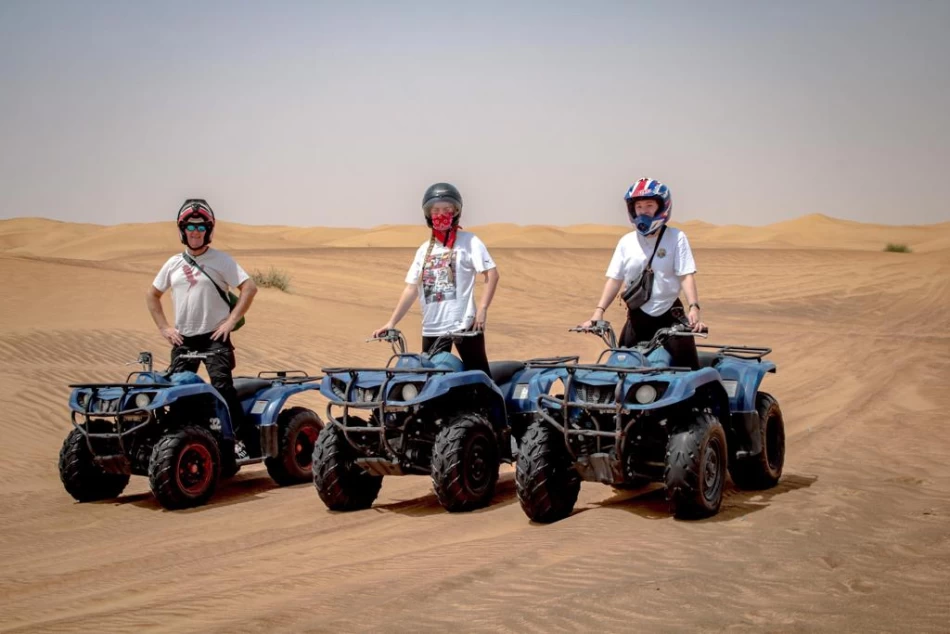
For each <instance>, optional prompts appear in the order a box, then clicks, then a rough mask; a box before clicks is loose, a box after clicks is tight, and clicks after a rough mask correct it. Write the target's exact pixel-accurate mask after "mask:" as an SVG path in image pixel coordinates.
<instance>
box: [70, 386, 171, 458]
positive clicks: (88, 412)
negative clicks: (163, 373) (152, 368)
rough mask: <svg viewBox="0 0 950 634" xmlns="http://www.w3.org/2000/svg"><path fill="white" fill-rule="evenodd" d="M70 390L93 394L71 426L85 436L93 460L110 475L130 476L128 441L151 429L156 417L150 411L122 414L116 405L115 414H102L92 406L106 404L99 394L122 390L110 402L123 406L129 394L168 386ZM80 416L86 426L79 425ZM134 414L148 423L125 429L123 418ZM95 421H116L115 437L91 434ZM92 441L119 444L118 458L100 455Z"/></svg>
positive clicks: (140, 409)
mask: <svg viewBox="0 0 950 634" xmlns="http://www.w3.org/2000/svg"><path fill="white" fill-rule="evenodd" d="M69 387H71V388H73V389H84V390H91V392H90V394H89V398H88V400H87V401H86V402H85V404H83V405H82V408H83V409H82V412H76V411H72V412H71V413H70V422H71V423H72V424H73V427H75V428H76V429H78V430H79V432H80V433H81V434H82V435H83V438H85V440H86V446H87V447H89V452H90V453H91V454H92V456H93V458H94V459H95V460H96V462H97V463H99V464H100V466H102V467H103V468H104V469H106V470H107V471H113V472H116V473H129V471H130V469H131V464H130V462H129V458H128V454H129V451H128V448H127V447H126V446H125V437H126V436H130V435H132V434H134V433H136V432H137V431H139V430H140V429H142V428H143V427H147V426H148V425H150V424H152V422H153V421H154V417H153V416H152V415H151V414H150V413H149V412H148V411H147V410H144V409H142V408H140V407H135V408H132V409H124V410H120V409H118V405H117V406H116V409H115V410H107V411H99V410H93V409H92V407H93V404H98V403H101V402H104V401H105V400H106V399H101V398H99V391H100V390H106V389H109V390H114V389H119V390H122V394H121V395H120V396H119V397H118V398H116V399H108V400H115V401H117V403H121V402H122V401H124V400H125V399H126V397H127V396H128V394H129V391H130V390H133V389H134V390H139V389H144V390H160V389H165V388H167V387H168V385H167V384H165V383H76V384H74V385H70V386H69ZM77 414H79V415H80V416H82V417H83V423H84V424H83V425H80V424H79V423H77V422H76V416H77ZM131 414H146V416H147V418H146V419H145V422H142V423H135V424H133V425H132V426H131V427H129V428H128V429H122V417H123V416H127V415H131ZM94 418H96V419H109V418H111V419H115V420H114V423H113V425H114V426H115V428H116V431H115V432H112V433H101V432H92V431H89V429H87V427H88V426H89V424H90V423H91V421H92V420H93V419H94ZM93 438H101V439H103V440H110V441H114V442H116V443H118V446H119V454H118V455H109V456H105V455H99V454H98V453H97V452H96V450H95V448H94V447H93V445H92V439H93Z"/></svg>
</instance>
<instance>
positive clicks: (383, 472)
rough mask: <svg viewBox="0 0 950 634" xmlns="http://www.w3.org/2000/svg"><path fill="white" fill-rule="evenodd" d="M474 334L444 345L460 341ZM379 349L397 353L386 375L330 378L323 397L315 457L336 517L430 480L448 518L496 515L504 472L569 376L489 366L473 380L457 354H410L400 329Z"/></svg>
mask: <svg viewBox="0 0 950 634" xmlns="http://www.w3.org/2000/svg"><path fill="white" fill-rule="evenodd" d="M476 334H478V333H477V332H460V333H452V334H448V335H444V336H443V337H444V338H447V339H450V340H453V341H454V340H458V339H460V338H463V337H468V336H473V335H476ZM443 337H440V338H439V340H437V341H436V343H435V345H434V347H433V349H438V346H439V343H440V342H444V339H443ZM375 340H376V341H387V342H389V343H390V345H391V346H392V349H393V354H392V356H391V357H390V358H389V361H388V362H387V363H386V366H385V367H382V368H379V367H376V368H359V367H352V368H324V369H323V372H324V374H325V377H324V379H323V382H322V383H321V385H320V391H321V393H322V394H323V395H324V396H325V397H326V398H327V399H328V400H329V401H330V402H329V404H328V405H327V424H326V426H325V427H324V428H323V431H322V432H320V437H319V438H318V439H317V446H316V447H315V449H314V452H313V481H314V485H315V487H316V489H317V493H318V494H319V495H320V499H322V500H323V502H324V503H325V504H326V506H327V507H328V508H329V509H330V510H335V511H343V510H356V509H365V508H369V507H370V506H372V504H373V501H374V500H375V499H376V496H377V495H378V494H379V490H380V487H381V486H382V483H383V477H385V476H393V475H410V474H420V475H430V476H431V477H432V484H433V488H434V489H435V494H436V496H437V498H438V500H439V503H440V504H441V505H442V506H443V507H444V508H445V509H446V510H448V511H451V512H455V511H470V510H473V509H477V508H481V507H484V506H486V505H488V504H489V503H490V501H491V499H492V496H493V494H494V491H495V485H496V483H497V481H498V469H499V465H500V463H502V462H507V463H511V462H512V461H513V460H514V455H515V453H516V451H517V449H516V445H517V441H518V439H519V438H520V437H521V435H522V434H523V433H524V431H525V430H526V429H527V427H528V425H529V424H530V423H531V422H532V421H533V420H534V410H535V409H537V405H536V404H537V397H538V396H539V395H540V394H542V393H547V392H548V391H549V389H550V386H551V384H552V383H553V382H554V381H555V380H556V379H557V378H559V377H561V376H566V373H565V372H564V371H563V370H560V369H558V368H555V367H551V368H548V367H528V366H527V364H526V363H525V362H523V361H496V362H492V363H490V364H489V365H490V371H491V376H490V377H489V376H487V375H486V374H485V373H484V372H482V371H481V370H470V371H465V370H464V369H463V366H462V362H461V360H460V359H459V358H458V357H456V356H454V355H453V354H451V353H449V352H438V353H435V354H431V355H429V354H414V353H407V352H406V340H405V338H404V337H403V335H402V333H401V332H400V331H398V330H395V329H393V330H388V331H386V332H385V333H383V334H382V335H381V336H380V337H379V338H377V339H375ZM370 341H373V340H370ZM576 360H577V358H576V357H561V358H556V359H539V360H535V361H543V362H548V363H550V364H552V365H553V364H557V363H568V362H571V361H576ZM513 445H514V446H513Z"/></svg>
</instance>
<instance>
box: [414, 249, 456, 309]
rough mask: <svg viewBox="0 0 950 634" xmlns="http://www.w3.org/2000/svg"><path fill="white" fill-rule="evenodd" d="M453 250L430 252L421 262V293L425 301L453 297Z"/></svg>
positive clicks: (429, 301)
mask: <svg viewBox="0 0 950 634" xmlns="http://www.w3.org/2000/svg"><path fill="white" fill-rule="evenodd" d="M455 291H456V288H455V251H454V250H453V251H448V252H446V253H442V254H439V255H436V254H434V253H430V254H429V255H428V257H427V258H426V259H425V262H423V264H422V293H423V296H424V297H425V300H426V303H427V304H431V303H435V302H444V301H447V300H454V299H455Z"/></svg>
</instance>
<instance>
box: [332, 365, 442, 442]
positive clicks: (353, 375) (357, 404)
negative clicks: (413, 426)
mask: <svg viewBox="0 0 950 634" xmlns="http://www.w3.org/2000/svg"><path fill="white" fill-rule="evenodd" d="M453 371H454V370H451V369H449V368H393V367H386V368H323V372H324V374H326V375H327V376H330V377H333V375H339V374H345V375H348V376H349V379H348V380H347V381H346V387H345V388H344V392H343V393H344V395H345V396H344V398H343V399H342V404H340V403H332V402H331V403H328V404H327V420H328V421H329V422H330V423H331V424H336V425H338V426H339V427H340V429H342V430H343V436H344V438H346V441H347V442H348V443H349V444H350V445H351V446H352V447H353V448H354V449H356V450H357V451H359V452H360V453H362V454H364V455H368V454H367V452H366V450H365V449H364V448H363V447H361V446H360V445H358V444H357V443H356V442H355V441H354V440H353V439H352V438H350V433H376V434H379V444H380V448H381V449H383V451H384V452H385V454H386V455H387V456H390V457H395V456H396V452H395V450H394V449H393V448H392V445H391V444H390V443H389V440H387V438H386V431H387V429H393V430H396V431H399V432H400V433H401V434H402V435H403V436H405V434H406V426H405V424H404V425H402V426H401V427H386V424H385V421H386V414H387V413H388V412H391V411H396V410H395V409H393V407H394V406H393V405H392V402H391V401H390V399H388V398H387V397H386V395H387V393H388V392H389V386H390V383H391V382H392V380H393V378H395V377H396V376H397V375H406V374H420V375H433V374H449V373H451V372H453ZM362 372H381V373H384V374H385V376H386V378H385V379H384V380H383V382H382V383H381V384H380V386H379V395H378V397H377V399H376V400H374V401H351V400H349V399H348V398H347V396H348V395H349V394H350V393H351V391H352V389H353V384H354V383H355V382H356V379H357V377H358V375H359V374H360V373H362ZM334 406H337V407H342V408H343V416H342V419H337V418H336V417H334V416H333V412H332V410H333V407H334ZM351 409H358V410H368V411H371V412H375V413H377V414H378V416H377V418H378V421H379V426H374V425H358V426H356V425H350V424H349V423H350V410H351ZM404 409H405V408H404V407H403V406H399V411H404ZM359 420H360V422H362V420H361V419H359Z"/></svg>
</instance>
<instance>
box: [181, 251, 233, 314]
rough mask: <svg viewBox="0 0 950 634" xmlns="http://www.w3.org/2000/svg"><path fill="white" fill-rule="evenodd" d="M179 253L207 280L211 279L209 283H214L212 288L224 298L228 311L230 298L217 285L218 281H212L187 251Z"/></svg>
mask: <svg viewBox="0 0 950 634" xmlns="http://www.w3.org/2000/svg"><path fill="white" fill-rule="evenodd" d="M181 255H182V257H183V258H184V259H185V262H187V263H188V264H190V265H192V266H193V267H195V268H197V269H198V270H199V271H201V272H202V273H204V274H205V277H207V278H208V279H209V280H211V283H212V284H213V285H214V289H215V290H216V291H218V295H220V296H221V299H223V300H224V303H225V304H227V305H228V311H230V310H231V300H229V299H228V295H227V293H225V292H224V291H223V290H221V287H220V286H218V283H217V282H215V281H214V278H213V277H211V276H210V275H208V272H207V271H206V270H204V269H203V268H201V265H200V264H198V262H197V261H196V260H195V259H194V258H193V257H191V256H190V255H188V253H187V252H185V253H182V254H181Z"/></svg>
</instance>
